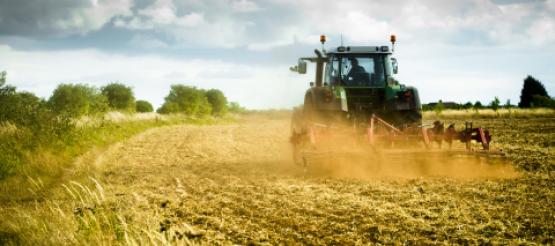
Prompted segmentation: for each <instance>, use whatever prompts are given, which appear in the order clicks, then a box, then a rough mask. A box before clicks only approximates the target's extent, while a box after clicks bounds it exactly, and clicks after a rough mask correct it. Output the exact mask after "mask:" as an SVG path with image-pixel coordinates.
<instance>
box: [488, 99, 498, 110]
mask: <svg viewBox="0 0 555 246" xmlns="http://www.w3.org/2000/svg"><path fill="white" fill-rule="evenodd" d="M499 105H501V101H499V98H497V97H495V98H494V99H493V101H491V103H490V104H489V106H490V108H491V109H493V111H495V112H497V110H498V109H499Z"/></svg>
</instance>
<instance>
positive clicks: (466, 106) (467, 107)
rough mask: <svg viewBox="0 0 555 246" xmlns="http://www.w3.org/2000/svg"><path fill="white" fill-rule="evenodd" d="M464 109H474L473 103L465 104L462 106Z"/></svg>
mask: <svg viewBox="0 0 555 246" xmlns="http://www.w3.org/2000/svg"><path fill="white" fill-rule="evenodd" d="M462 107H463V108H464V109H471V108H472V102H466V103H465V104H463V105H462Z"/></svg>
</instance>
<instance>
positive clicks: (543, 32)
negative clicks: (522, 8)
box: [527, 17, 555, 45]
mask: <svg viewBox="0 0 555 246" xmlns="http://www.w3.org/2000/svg"><path fill="white" fill-rule="evenodd" d="M527 34H528V36H529V38H530V40H531V41H532V43H534V44H538V45H541V44H546V43H551V44H553V43H555V18H553V17H551V18H549V17H545V18H541V19H538V20H536V21H534V22H533V23H532V25H531V26H530V27H529V28H528V30H527Z"/></svg>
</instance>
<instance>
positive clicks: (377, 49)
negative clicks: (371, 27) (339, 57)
mask: <svg viewBox="0 0 555 246" xmlns="http://www.w3.org/2000/svg"><path fill="white" fill-rule="evenodd" d="M326 53H327V54H391V50H390V49H389V46H339V47H337V48H335V49H332V50H330V51H327V52H326Z"/></svg>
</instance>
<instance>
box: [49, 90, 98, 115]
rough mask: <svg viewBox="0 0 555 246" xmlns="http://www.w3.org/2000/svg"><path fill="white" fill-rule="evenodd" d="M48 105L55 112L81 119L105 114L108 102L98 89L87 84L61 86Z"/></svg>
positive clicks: (55, 91)
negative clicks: (83, 116)
mask: <svg viewBox="0 0 555 246" xmlns="http://www.w3.org/2000/svg"><path fill="white" fill-rule="evenodd" d="M48 104H49V105H50V107H51V108H52V110H53V111H54V112H57V113H63V114H67V115H69V116H71V117H79V116H82V115H87V114H96V113H103V112H106V111H107V110H108V100H107V99H106V97H105V96H104V95H103V94H101V93H100V91H98V90H97V89H96V88H94V87H92V86H89V85H85V84H60V85H58V87H57V88H56V89H55V90H54V92H53V93H52V96H51V97H50V99H48Z"/></svg>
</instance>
